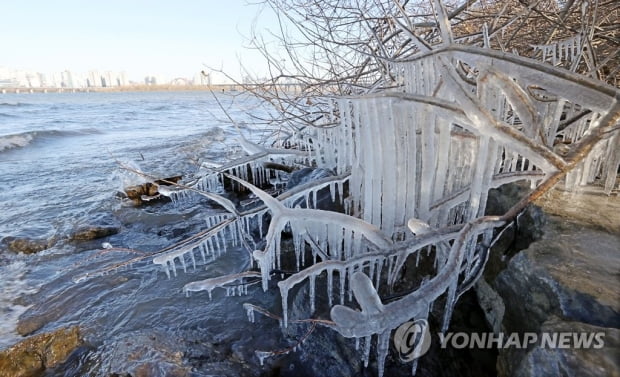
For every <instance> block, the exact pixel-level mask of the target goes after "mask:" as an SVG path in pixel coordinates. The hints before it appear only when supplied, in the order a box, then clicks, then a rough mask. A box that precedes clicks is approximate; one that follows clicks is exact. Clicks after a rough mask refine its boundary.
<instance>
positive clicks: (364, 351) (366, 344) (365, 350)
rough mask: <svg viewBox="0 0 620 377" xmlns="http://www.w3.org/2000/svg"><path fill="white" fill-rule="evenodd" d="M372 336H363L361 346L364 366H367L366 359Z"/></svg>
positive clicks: (368, 354)
mask: <svg viewBox="0 0 620 377" xmlns="http://www.w3.org/2000/svg"><path fill="white" fill-rule="evenodd" d="M371 340H372V336H371V335H368V336H365V337H364V345H363V346H362V360H363V361H364V368H368V359H369V356H370V342H371Z"/></svg>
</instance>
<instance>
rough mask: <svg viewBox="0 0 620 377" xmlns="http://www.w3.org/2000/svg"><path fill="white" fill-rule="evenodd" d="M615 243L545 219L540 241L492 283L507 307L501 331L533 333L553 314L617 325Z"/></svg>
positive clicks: (618, 238) (619, 264) (614, 238)
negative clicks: (543, 232)
mask: <svg viewBox="0 0 620 377" xmlns="http://www.w3.org/2000/svg"><path fill="white" fill-rule="evenodd" d="M618 245H620V235H614V234H609V233H606V232H602V231H599V230H596V229H592V228H587V227H584V226H582V225H579V224H576V223H570V222H567V221H565V220H563V219H560V218H556V217H550V224H549V225H548V226H547V227H546V228H545V235H544V237H543V239H542V240H540V241H537V242H534V243H532V244H531V245H530V247H529V248H528V249H526V250H523V251H522V252H520V253H519V254H518V255H516V256H515V257H514V258H513V259H512V260H511V261H510V263H509V265H508V268H507V269H506V270H505V271H503V272H502V273H500V274H499V276H498V277H497V279H496V281H495V289H496V290H497V291H498V293H499V294H500V295H501V296H502V298H503V300H504V303H505V304H506V308H510V310H507V311H506V316H505V319H504V327H505V328H507V329H508V330H510V331H519V330H522V331H536V330H537V329H538V328H539V327H540V325H541V324H542V323H543V322H545V321H546V320H547V318H549V317H550V316H551V315H552V314H554V315H557V316H558V317H560V318H566V319H571V320H575V321H581V322H585V323H589V324H592V325H596V326H604V327H616V328H618V327H620V293H619V292H618V290H617V286H618V274H619V273H620V254H618ZM593 246H595V247H593Z"/></svg>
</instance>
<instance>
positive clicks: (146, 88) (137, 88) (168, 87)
mask: <svg viewBox="0 0 620 377" xmlns="http://www.w3.org/2000/svg"><path fill="white" fill-rule="evenodd" d="M256 87H257V84H253V85H242V84H216V85H173V84H165V85H144V84H139V85H126V86H115V87H89V88H0V94H13V93H15V94H20V93H89V92H94V93H100V92H101V93H114V92H166V91H213V92H230V91H244V90H245V89H247V88H256ZM279 87H280V89H281V90H287V91H294V92H295V91H297V92H298V91H299V90H300V87H299V86H298V85H279Z"/></svg>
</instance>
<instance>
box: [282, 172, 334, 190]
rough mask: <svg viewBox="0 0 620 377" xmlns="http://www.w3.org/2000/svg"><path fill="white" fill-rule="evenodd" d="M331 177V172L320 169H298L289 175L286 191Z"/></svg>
mask: <svg viewBox="0 0 620 377" xmlns="http://www.w3.org/2000/svg"><path fill="white" fill-rule="evenodd" d="M333 175H334V174H332V172H331V171H329V170H327V169H322V168H318V169H313V168H303V169H299V170H296V171H294V172H293V173H291V175H290V176H289V179H288V182H287V184H286V189H287V190H290V189H292V188H293V187H295V186H299V185H303V184H306V183H309V182H312V181H318V180H319V179H322V178H327V177H331V176H333Z"/></svg>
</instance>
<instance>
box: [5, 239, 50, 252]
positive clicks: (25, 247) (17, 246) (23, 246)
mask: <svg viewBox="0 0 620 377" xmlns="http://www.w3.org/2000/svg"><path fill="white" fill-rule="evenodd" d="M4 242H8V247H9V250H11V251H13V252H16V253H24V254H34V253H38V252H39V251H43V250H45V249H48V248H50V247H51V246H52V245H53V243H54V241H53V240H42V239H30V238H16V237H7V238H5V239H4Z"/></svg>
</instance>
